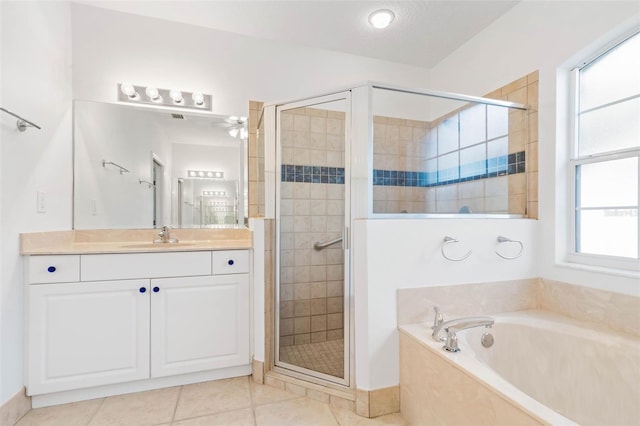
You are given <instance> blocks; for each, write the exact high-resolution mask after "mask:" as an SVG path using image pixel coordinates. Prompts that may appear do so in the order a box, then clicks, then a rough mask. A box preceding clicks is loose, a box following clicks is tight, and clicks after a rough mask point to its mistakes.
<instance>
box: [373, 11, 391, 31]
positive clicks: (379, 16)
mask: <svg viewBox="0 0 640 426" xmlns="http://www.w3.org/2000/svg"><path fill="white" fill-rule="evenodd" d="M394 18H395V15H394V14H393V12H392V11H390V10H389V9H380V10H376V11H375V12H373V13H372V14H371V15H369V23H370V24H371V25H373V27H375V28H387V27H388V26H389V24H390V23H391V22H393V19H394Z"/></svg>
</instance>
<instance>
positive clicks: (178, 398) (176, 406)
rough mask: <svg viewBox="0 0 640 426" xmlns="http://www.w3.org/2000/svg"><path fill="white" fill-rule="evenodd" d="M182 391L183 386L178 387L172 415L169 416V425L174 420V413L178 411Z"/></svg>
mask: <svg viewBox="0 0 640 426" xmlns="http://www.w3.org/2000/svg"><path fill="white" fill-rule="evenodd" d="M182 389H184V385H182V386H180V389H179V390H178V397H177V398H176V403H175V405H174V406H173V413H172V414H171V422H170V423H171V424H173V422H174V421H175V420H176V412H177V411H178V404H179V403H180V397H181V396H182Z"/></svg>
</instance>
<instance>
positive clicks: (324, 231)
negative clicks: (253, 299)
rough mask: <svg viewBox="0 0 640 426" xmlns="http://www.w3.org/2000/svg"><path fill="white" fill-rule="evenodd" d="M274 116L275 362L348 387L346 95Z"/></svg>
mask: <svg viewBox="0 0 640 426" xmlns="http://www.w3.org/2000/svg"><path fill="white" fill-rule="evenodd" d="M276 111H277V113H276V114H277V119H276V120H277V121H276V126H277V145H276V146H277V162H278V170H279V173H278V177H277V184H276V198H277V202H276V210H277V212H276V217H277V222H276V223H277V235H278V237H277V250H278V256H276V268H277V271H278V274H276V275H277V279H276V298H277V301H276V311H277V313H276V345H275V350H276V354H275V355H276V356H275V360H276V361H275V363H276V366H277V367H280V368H284V369H287V370H289V371H294V372H297V373H302V374H305V375H308V376H313V377H315V378H317V379H321V380H324V381H329V382H333V383H338V384H341V385H346V386H348V385H349V382H350V380H349V376H350V357H349V353H350V351H349V347H350V341H349V340H350V339H349V336H350V333H349V330H350V326H349V321H350V318H349V306H350V304H349V293H350V292H349V280H348V277H349V274H348V265H349V262H348V259H349V256H348V246H347V244H346V243H347V242H348V238H347V237H348V235H347V228H346V224H348V223H349V221H348V218H349V187H348V185H347V183H348V182H349V179H348V177H349V171H348V169H347V167H346V165H347V164H348V162H347V161H345V159H346V158H349V146H348V145H349V144H348V143H346V141H348V140H349V139H348V132H349V131H350V128H349V123H350V114H349V111H350V92H344V93H338V94H335V95H330V96H324V97H321V98H314V99H307V100H304V101H300V102H295V103H290V104H285V105H281V106H279V107H277V109H276Z"/></svg>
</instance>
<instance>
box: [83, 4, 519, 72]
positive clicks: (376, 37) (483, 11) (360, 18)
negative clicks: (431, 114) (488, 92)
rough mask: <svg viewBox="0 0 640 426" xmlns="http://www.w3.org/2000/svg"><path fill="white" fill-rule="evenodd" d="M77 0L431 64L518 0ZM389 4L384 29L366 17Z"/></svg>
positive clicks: (276, 38) (275, 38) (298, 42)
mask: <svg viewBox="0 0 640 426" xmlns="http://www.w3.org/2000/svg"><path fill="white" fill-rule="evenodd" d="M77 1H78V2H81V3H85V4H90V5H94V6H99V7H103V8H108V9H112V10H117V11H121V12H126V13H133V14H138V15H144V16H149V17H154V18H159V19H166V20H171V21H176V22H182V23H186V24H192V25H197V26H202V27H208V28H213V29H217V30H222V31H228V32H233V33H237V34H243V35H247V36H251V37H257V38H262V39H267V40H272V41H277V42H282V43H288V44H296V45H303V46H307V47H314V48H321V49H327V50H334V51H339V52H343V53H349V54H354V55H360V56H366V57H371V58H377V59H382V60H387V61H392V62H398V63H403V64H409V65H414V66H418V67H424V68H431V67H433V66H434V65H435V64H437V63H438V62H439V61H441V60H442V59H444V58H445V57H446V56H447V55H449V54H450V53H451V52H453V51H454V50H455V49H456V48H458V47H459V46H461V45H462V44H464V43H465V42H466V41H467V40H469V39H471V38H472V37H473V36H474V35H476V34H477V33H478V32H480V31H481V30H483V29H484V28H485V27H487V26H488V25H489V24H490V23H491V22H493V21H494V20H496V19H497V18H499V17H500V16H501V15H502V14H504V13H505V12H507V11H508V10H509V9H511V8H512V7H513V6H514V5H515V4H516V3H518V1H514V0H492V1H489V0H467V1H462V0H440V1H434V0H422V1H358V0H346V1H331V0H297V1H296V0H294V1H292V0H289V1H277V0H261V1H255V0H254V1H245V0H235V1H217V0H209V1H193V0H171V1H166V0H146V1H144V0H143V1H140V0H128V1H99V0H77ZM381 8H386V9H391V10H393V12H394V13H395V15H396V18H395V20H394V22H393V23H392V24H391V26H389V27H388V28H387V29H385V30H377V29H374V28H373V27H371V26H370V25H369V24H368V22H367V18H368V16H369V14H370V13H371V12H372V11H374V10H377V9H381Z"/></svg>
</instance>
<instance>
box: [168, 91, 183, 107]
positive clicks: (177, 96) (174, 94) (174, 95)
mask: <svg viewBox="0 0 640 426" xmlns="http://www.w3.org/2000/svg"><path fill="white" fill-rule="evenodd" d="M169 96H170V97H171V99H173V102H175V103H177V104H179V103H181V102H182V92H181V91H179V90H175V89H174V90H171V91H170V92H169Z"/></svg>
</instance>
